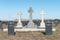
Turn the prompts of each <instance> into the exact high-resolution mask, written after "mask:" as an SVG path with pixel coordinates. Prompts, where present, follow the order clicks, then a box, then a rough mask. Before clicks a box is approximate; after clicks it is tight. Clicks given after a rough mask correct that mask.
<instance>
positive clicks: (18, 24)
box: [16, 12, 23, 28]
mask: <svg viewBox="0 0 60 40" xmlns="http://www.w3.org/2000/svg"><path fill="white" fill-rule="evenodd" d="M21 15H22V14H21V12H18V17H19V18H18V23H17V26H16V28H22V27H23V26H22V22H21Z"/></svg>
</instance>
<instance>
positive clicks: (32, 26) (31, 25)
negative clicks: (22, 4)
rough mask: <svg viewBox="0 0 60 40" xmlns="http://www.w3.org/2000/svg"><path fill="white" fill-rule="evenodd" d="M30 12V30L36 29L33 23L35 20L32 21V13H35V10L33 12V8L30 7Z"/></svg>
mask: <svg viewBox="0 0 60 40" xmlns="http://www.w3.org/2000/svg"><path fill="white" fill-rule="evenodd" d="M28 12H29V13H30V16H29V17H30V20H29V23H28V28H34V27H35V26H34V23H33V19H32V13H33V10H32V7H30V9H29V10H28Z"/></svg>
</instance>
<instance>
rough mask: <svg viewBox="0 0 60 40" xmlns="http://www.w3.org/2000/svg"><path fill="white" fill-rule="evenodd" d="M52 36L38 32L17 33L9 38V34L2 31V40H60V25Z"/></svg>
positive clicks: (0, 37)
mask: <svg viewBox="0 0 60 40" xmlns="http://www.w3.org/2000/svg"><path fill="white" fill-rule="evenodd" d="M56 29H57V30H56V31H55V32H53V34H52V35H44V34H43V33H42V32H40V31H38V32H36V31H34V32H31V31H28V32H16V35H14V36H13V35H12V36H8V34H7V32H2V31H0V40H60V25H58V26H56Z"/></svg>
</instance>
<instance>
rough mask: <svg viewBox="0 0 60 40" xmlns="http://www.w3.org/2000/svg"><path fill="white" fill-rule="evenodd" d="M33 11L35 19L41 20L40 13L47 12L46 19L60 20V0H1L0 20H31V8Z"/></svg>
mask: <svg viewBox="0 0 60 40" xmlns="http://www.w3.org/2000/svg"><path fill="white" fill-rule="evenodd" d="M30 7H32V9H33V19H41V16H40V13H41V11H42V10H43V11H44V12H45V18H46V19H54V18H59V19H60V0H0V20H10V19H12V20H14V19H17V18H18V16H17V13H18V12H19V11H20V12H21V13H22V17H21V18H22V19H29V13H28V10H29V8H30Z"/></svg>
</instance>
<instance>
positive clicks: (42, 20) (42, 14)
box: [40, 11, 45, 28]
mask: <svg viewBox="0 0 60 40" xmlns="http://www.w3.org/2000/svg"><path fill="white" fill-rule="evenodd" d="M40 15H41V23H40V28H45V22H44V11H42V12H41V14H40Z"/></svg>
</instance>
